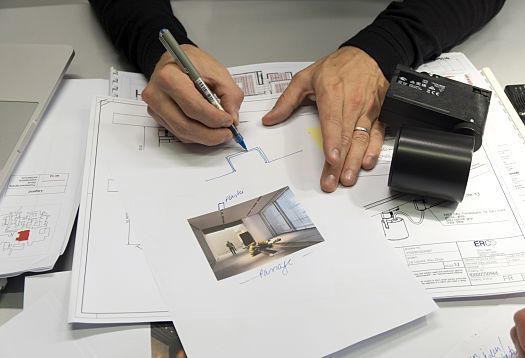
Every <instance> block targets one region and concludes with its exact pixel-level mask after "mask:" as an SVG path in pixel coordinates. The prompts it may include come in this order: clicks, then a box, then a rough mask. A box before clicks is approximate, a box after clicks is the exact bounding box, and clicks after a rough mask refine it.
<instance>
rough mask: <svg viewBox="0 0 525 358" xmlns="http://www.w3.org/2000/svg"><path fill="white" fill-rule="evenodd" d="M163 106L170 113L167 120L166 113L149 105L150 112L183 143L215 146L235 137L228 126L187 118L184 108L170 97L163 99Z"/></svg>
mask: <svg viewBox="0 0 525 358" xmlns="http://www.w3.org/2000/svg"><path fill="white" fill-rule="evenodd" d="M162 108H163V110H165V111H167V112H169V113H170V115H171V117H170V120H166V119H165V118H166V117H165V115H163V114H162V113H158V112H156V111H155V110H154V109H153V108H152V107H150V106H148V113H149V114H150V116H152V117H153V118H154V119H155V120H156V121H157V122H158V123H159V124H160V125H161V126H163V127H164V128H166V129H167V130H169V131H170V132H171V133H173V135H175V136H176V137H177V138H178V139H179V140H180V141H181V142H183V143H199V144H204V145H207V146H213V145H218V144H221V143H225V142H228V141H230V140H231V139H232V138H233V135H232V133H231V131H230V130H229V129H228V128H218V129H212V128H209V127H206V126H205V125H203V124H201V123H199V122H197V121H194V120H192V119H189V118H187V117H186V116H185V115H184V113H183V112H182V110H181V109H180V108H178V107H177V105H176V104H175V103H174V102H173V101H171V100H170V99H169V98H166V100H164V101H163V106H162Z"/></svg>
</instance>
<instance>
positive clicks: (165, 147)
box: [69, 63, 307, 323]
mask: <svg viewBox="0 0 525 358" xmlns="http://www.w3.org/2000/svg"><path fill="white" fill-rule="evenodd" d="M306 65H307V63H296V64H293V65H288V68H287V69H286V70H283V71H273V69H272V67H271V66H270V67H267V66H265V65H261V66H255V67H253V68H249V70H248V71H245V70H246V67H242V68H240V69H238V70H236V68H233V69H230V70H231V72H232V74H233V78H234V80H235V81H236V83H237V84H238V85H239V86H240V87H241V88H242V89H243V91H244V92H245V96H246V97H245V102H246V104H247V105H248V104H249V103H251V102H253V104H249V106H250V108H251V107H253V108H254V109H259V110H266V109H269V108H270V107H268V106H269V102H268V99H274V100H275V99H276V98H277V97H278V96H279V94H280V93H281V92H282V91H283V89H284V88H285V87H286V85H287V84H288V82H289V81H290V79H291V78H292V76H293V74H294V73H295V72H296V71H298V70H299V69H301V68H303V67H304V66H306ZM274 67H275V66H274ZM141 81H142V82H141ZM110 83H112V87H113V90H112V91H111V93H112V94H113V96H122V97H129V98H132V99H138V97H136V96H134V94H135V93H139V92H140V91H141V89H142V88H143V86H144V85H145V81H144V80H143V77H142V75H140V74H137V73H129V72H125V71H115V70H114V69H112V70H111V81H110ZM119 98H120V97H119ZM261 100H262V101H261ZM101 103H102V104H103V105H106V104H110V105H115V106H117V108H118V107H121V108H122V110H121V111H119V110H117V113H116V114H115V116H114V118H113V119H112V124H113V126H114V128H116V129H118V133H119V134H120V135H122V140H124V141H125V142H126V143H128V144H129V147H126V148H124V149H125V153H123V155H124V156H126V158H124V157H123V158H119V159H118V160H119V161H124V162H127V161H128V160H134V159H133V158H135V155H136V152H138V153H139V154H149V153H150V152H152V150H160V152H161V153H162V154H160V155H159V156H157V154H155V155H151V156H147V158H148V160H153V161H152V162H151V163H152V164H153V167H157V165H158V163H160V162H163V163H170V160H171V158H172V157H173V155H174V154H173V144H177V143H178V140H177V139H176V138H175V137H174V136H173V135H171V133H169V132H168V131H167V130H165V129H164V128H162V127H159V125H158V124H157V123H156V122H155V121H154V120H153V119H152V118H150V117H149V116H147V115H146V116H144V115H142V116H136V115H129V114H127V113H128V112H129V110H128V108H134V107H137V108H140V109H141V110H142V109H144V108H145V107H144V102H138V101H126V100H122V101H118V100H116V99H106V100H103V101H102V102H101ZM258 103H263V105H264V106H265V107H263V108H262V109H261V108H260V107H261V105H260V104H258ZM96 130H97V128H96V127H92V128H91V129H90V135H91V136H90V138H89V139H88V149H87V151H86V168H85V170H84V188H83V190H82V204H81V209H80V212H79V221H78V227H77V237H76V241H75V255H74V260H73V272H74V274H73V275H72V280H73V283H72V285H71V291H72V292H71V299H70V302H71V304H70V312H69V319H70V321H72V322H92V323H95V322H98V323H118V322H151V321H169V320H171V317H170V316H169V315H168V313H167V308H166V306H165V304H164V302H163V301H162V299H161V297H160V295H159V292H158V289H157V286H156V285H155V282H154V279H153V277H152V276H151V273H150V270H149V268H148V265H147V263H146V260H145V258H144V255H143V252H142V250H141V246H140V240H139V239H137V238H136V237H135V235H134V233H133V230H132V228H133V222H132V220H131V219H130V217H129V214H128V212H127V210H126V209H125V207H124V205H123V204H122V202H121V200H120V197H119V195H118V191H119V188H118V184H117V182H116V180H115V178H114V175H113V173H112V167H114V166H115V165H117V164H118V163H111V164H110V165H108V166H105V167H104V166H102V165H101V164H100V162H98V164H97V165H96V166H95V162H96V155H98V154H100V153H98V152H97V142H96V139H97V135H98V132H93V131H96ZM232 146H233V145H232ZM191 148H192V150H193V148H195V150H197V151H198V150H202V149H198V148H196V147H191ZM226 150H231V148H228V149H226ZM128 153H129V155H130V156H131V157H128ZM152 153H153V152H152ZM255 153H256V154H257V153H258V152H255ZM289 154H290V155H293V154H294V153H289ZM261 155H264V153H262V154H261ZM159 161H160V162H159ZM170 165H171V163H170ZM220 170H222V168H221V169H220ZM230 170H231V169H230ZM226 171H228V169H226ZM95 175H96V178H97V179H99V178H104V179H103V180H102V179H101V180H102V181H101V182H99V181H96V183H95V184H96V185H95V186H94V187H89V186H87V184H86V183H88V182H91V185H93V183H92V181H93V180H94V179H93V178H94V177H95ZM217 175H222V173H220V172H219V173H217ZM92 205H93V207H95V208H97V207H98V205H102V207H103V209H98V210H95V209H93V207H92ZM109 238H111V239H109ZM116 258H118V265H117V264H116V263H115V260H116ZM139 288H140V289H139Z"/></svg>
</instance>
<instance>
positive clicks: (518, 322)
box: [510, 308, 525, 358]
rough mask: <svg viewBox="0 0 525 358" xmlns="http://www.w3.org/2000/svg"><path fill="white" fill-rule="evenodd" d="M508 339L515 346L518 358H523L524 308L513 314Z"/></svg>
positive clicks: (524, 357)
mask: <svg viewBox="0 0 525 358" xmlns="http://www.w3.org/2000/svg"><path fill="white" fill-rule="evenodd" d="M510 337H511V338H512V341H513V342H514V346H516V353H517V354H518V358H525V308H523V309H521V310H519V311H518V312H516V313H515V314H514V327H512V329H511V330H510Z"/></svg>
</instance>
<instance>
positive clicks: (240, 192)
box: [224, 189, 244, 204]
mask: <svg viewBox="0 0 525 358" xmlns="http://www.w3.org/2000/svg"><path fill="white" fill-rule="evenodd" d="M242 194H244V191H243V190H242V189H237V192H236V193H233V194H228V195H226V198H224V204H226V203H227V202H228V201H232V200H233V199H236V198H238V197H239V196H241V195H242Z"/></svg>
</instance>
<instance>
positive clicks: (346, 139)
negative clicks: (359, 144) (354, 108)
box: [341, 133, 353, 148]
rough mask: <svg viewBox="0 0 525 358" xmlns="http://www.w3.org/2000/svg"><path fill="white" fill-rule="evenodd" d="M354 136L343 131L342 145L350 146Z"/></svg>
mask: <svg viewBox="0 0 525 358" xmlns="http://www.w3.org/2000/svg"><path fill="white" fill-rule="evenodd" d="M352 140H353V139H352V136H351V135H349V134H348V133H341V145H342V146H343V147H345V148H346V147H349V146H350V144H352Z"/></svg>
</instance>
